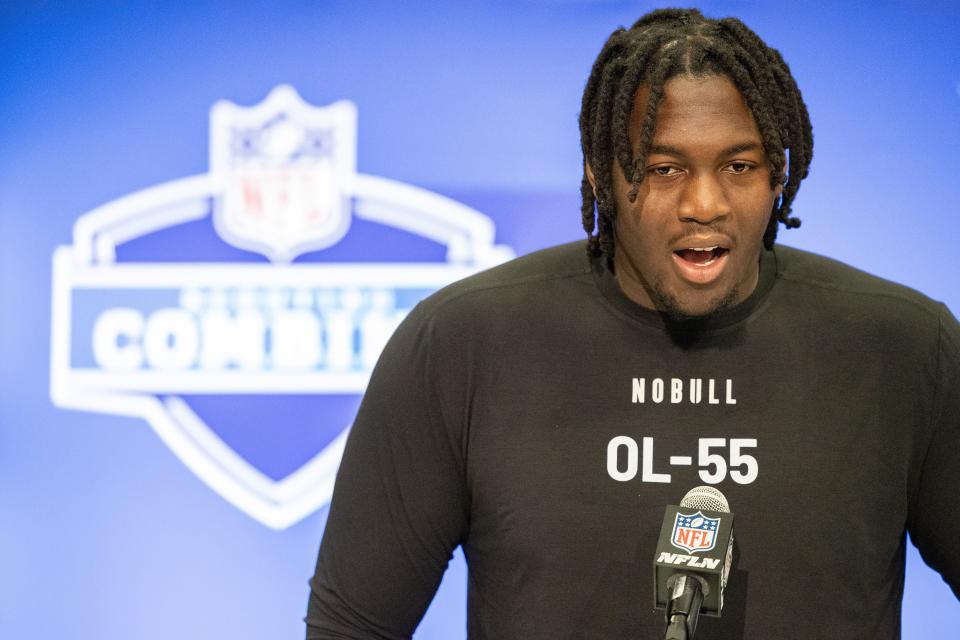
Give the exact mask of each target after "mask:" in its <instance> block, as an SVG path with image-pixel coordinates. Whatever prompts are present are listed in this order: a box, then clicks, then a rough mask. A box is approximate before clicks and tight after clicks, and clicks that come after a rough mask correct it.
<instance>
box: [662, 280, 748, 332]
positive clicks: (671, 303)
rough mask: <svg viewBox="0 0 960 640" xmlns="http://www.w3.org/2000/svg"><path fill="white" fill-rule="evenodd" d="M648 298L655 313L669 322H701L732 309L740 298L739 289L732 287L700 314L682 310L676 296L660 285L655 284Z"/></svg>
mask: <svg viewBox="0 0 960 640" xmlns="http://www.w3.org/2000/svg"><path fill="white" fill-rule="evenodd" d="M650 297H651V298H652V299H653V304H654V306H655V307H656V309H657V311H659V312H660V313H662V314H663V315H665V316H666V317H667V320H669V321H671V322H677V323H684V322H702V321H704V320H709V319H710V318H712V317H714V316H716V315H718V314H719V313H721V312H723V311H726V310H727V309H729V308H731V307H733V306H734V305H735V304H736V303H737V300H738V299H739V297H740V288H739V287H737V286H734V287H733V288H732V289H730V291H728V292H727V293H726V295H724V296H723V297H721V298H718V299H716V300H714V301H713V302H712V303H711V304H710V305H709V307H708V308H707V311H705V312H704V313H700V314H692V313H689V312H688V311H685V310H684V309H682V308H681V307H680V303H679V302H678V301H677V298H676V296H674V295H672V294H670V293H668V292H667V291H665V290H664V288H663V287H662V286H661V285H660V283H657V284H655V285H654V286H653V287H652V288H651V290H650Z"/></svg>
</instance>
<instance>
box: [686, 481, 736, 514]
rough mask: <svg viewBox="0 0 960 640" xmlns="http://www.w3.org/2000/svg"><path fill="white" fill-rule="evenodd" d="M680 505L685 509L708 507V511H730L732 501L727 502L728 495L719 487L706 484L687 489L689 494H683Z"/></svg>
mask: <svg viewBox="0 0 960 640" xmlns="http://www.w3.org/2000/svg"><path fill="white" fill-rule="evenodd" d="M680 506H681V507H684V508H685V509H706V510H707V511H720V512H722V513H730V503H728V502H727V498H726V496H724V495H723V494H722V493H720V491H719V490H718V489H715V488H714V487H708V486H706V485H704V486H701V487H694V488H693V489H690V491H687V495H685V496H683V500H681V501H680Z"/></svg>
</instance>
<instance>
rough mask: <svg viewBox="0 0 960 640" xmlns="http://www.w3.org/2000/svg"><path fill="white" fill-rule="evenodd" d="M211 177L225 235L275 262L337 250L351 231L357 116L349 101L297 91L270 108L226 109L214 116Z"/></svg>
mask: <svg viewBox="0 0 960 640" xmlns="http://www.w3.org/2000/svg"><path fill="white" fill-rule="evenodd" d="M210 124H211V131H210V173H211V174H213V175H215V176H217V177H218V178H219V179H220V180H221V181H222V182H221V187H222V189H223V191H222V193H221V195H220V197H218V198H217V199H216V200H215V202H214V218H213V220H214V225H215V227H216V229H217V231H218V233H219V234H220V236H221V237H222V238H223V239H224V240H226V241H227V242H229V243H230V244H232V245H234V246H236V247H239V248H241V249H248V250H251V251H257V252H259V253H262V254H264V255H266V256H267V257H268V258H269V259H270V260H271V261H272V262H289V261H291V260H293V259H294V258H295V257H296V256H297V255H299V254H301V253H305V252H307V251H313V250H317V249H323V248H326V247H329V246H330V245H333V244H335V243H336V242H337V241H338V240H340V239H341V238H342V237H343V236H344V234H345V233H346V232H347V228H348V227H349V224H350V196H349V189H350V187H351V182H352V180H353V177H354V176H355V174H356V139H357V110H356V107H355V106H354V105H353V104H352V103H351V102H348V101H346V100H341V101H340V102H337V103H334V104H332V105H330V106H327V107H315V106H313V105H310V104H308V103H306V102H304V101H303V100H302V99H301V98H300V96H299V94H297V92H296V91H295V90H294V89H293V88H292V87H290V86H286V85H282V86H279V87H277V88H275V89H274V90H273V91H272V92H271V93H270V95H269V96H268V97H267V99H266V100H264V101H263V102H262V103H260V104H258V105H256V106H254V107H240V106H238V105H235V104H233V103H231V102H227V101H225V100H224V101H220V102H218V103H217V104H216V105H215V106H214V108H213V110H212V113H211V121H210Z"/></svg>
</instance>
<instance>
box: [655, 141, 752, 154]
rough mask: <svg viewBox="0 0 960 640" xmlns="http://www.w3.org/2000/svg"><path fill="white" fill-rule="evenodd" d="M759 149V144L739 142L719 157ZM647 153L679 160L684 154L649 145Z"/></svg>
mask: <svg viewBox="0 0 960 640" xmlns="http://www.w3.org/2000/svg"><path fill="white" fill-rule="evenodd" d="M759 148H761V147H760V144H759V143H756V142H741V143H739V144H735V145H733V146H732V147H727V148H726V149H724V151H723V153H722V154H721V155H723V156H733V155H736V154H738V153H743V152H744V151H755V150H757V149H759ZM649 153H660V154H663V155H666V156H676V157H679V158H682V157H684V156H685V155H686V154H685V153H684V152H683V151H682V150H681V149H679V148H678V147H673V146H671V145H669V144H653V145H650V151H649Z"/></svg>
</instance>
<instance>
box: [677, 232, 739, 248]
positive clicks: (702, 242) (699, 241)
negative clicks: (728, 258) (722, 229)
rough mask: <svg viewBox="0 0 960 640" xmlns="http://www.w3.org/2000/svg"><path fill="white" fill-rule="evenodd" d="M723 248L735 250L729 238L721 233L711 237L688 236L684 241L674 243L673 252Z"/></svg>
mask: <svg viewBox="0 0 960 640" xmlns="http://www.w3.org/2000/svg"><path fill="white" fill-rule="evenodd" d="M713 246H717V247H721V248H723V249H726V250H728V251H729V250H730V249H732V248H733V241H732V240H731V239H730V237H729V236H725V235H723V234H719V233H711V234H709V235H696V236H687V237H685V238H683V239H682V240H679V241H677V242H675V243H674V245H673V248H672V249H670V250H671V251H680V250H682V249H692V248H695V247H713Z"/></svg>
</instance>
